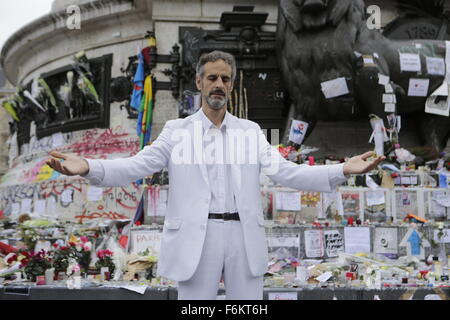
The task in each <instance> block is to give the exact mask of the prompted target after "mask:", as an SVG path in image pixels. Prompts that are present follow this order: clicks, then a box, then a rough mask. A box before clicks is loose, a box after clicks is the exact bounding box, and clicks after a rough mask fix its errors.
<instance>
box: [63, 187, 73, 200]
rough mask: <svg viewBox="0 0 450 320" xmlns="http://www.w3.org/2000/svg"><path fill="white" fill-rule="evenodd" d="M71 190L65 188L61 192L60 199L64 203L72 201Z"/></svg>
mask: <svg viewBox="0 0 450 320" xmlns="http://www.w3.org/2000/svg"><path fill="white" fill-rule="evenodd" d="M72 195H73V190H72V189H66V190H64V191H63V192H62V193H61V201H62V202H64V203H72V202H73V197H72Z"/></svg>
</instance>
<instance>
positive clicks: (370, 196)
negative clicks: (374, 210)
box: [366, 190, 386, 207]
mask: <svg viewBox="0 0 450 320" xmlns="http://www.w3.org/2000/svg"><path fill="white" fill-rule="evenodd" d="M366 202H367V205H368V206H369V207H371V206H376V205H380V204H383V203H386V198H385V194H384V191H383V190H375V191H367V192H366Z"/></svg>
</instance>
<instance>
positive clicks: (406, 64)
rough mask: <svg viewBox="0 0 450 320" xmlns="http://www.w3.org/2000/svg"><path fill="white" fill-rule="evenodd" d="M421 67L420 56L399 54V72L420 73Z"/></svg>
mask: <svg viewBox="0 0 450 320" xmlns="http://www.w3.org/2000/svg"><path fill="white" fill-rule="evenodd" d="M421 69H422V65H421V63H420V56H419V55H418V54H415V53H400V70H401V71H402V72H403V71H409V72H420V71H421Z"/></svg>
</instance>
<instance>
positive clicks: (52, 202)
mask: <svg viewBox="0 0 450 320" xmlns="http://www.w3.org/2000/svg"><path fill="white" fill-rule="evenodd" d="M55 213H56V199H55V198H54V197H50V198H47V214H48V215H55Z"/></svg>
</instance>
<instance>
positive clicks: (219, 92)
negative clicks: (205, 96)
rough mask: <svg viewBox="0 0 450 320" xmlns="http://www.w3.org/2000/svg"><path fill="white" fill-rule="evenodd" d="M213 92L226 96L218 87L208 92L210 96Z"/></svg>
mask: <svg viewBox="0 0 450 320" xmlns="http://www.w3.org/2000/svg"><path fill="white" fill-rule="evenodd" d="M213 94H218V95H222V96H226V94H225V92H224V91H223V90H220V89H218V90H214V91H211V92H210V93H209V95H210V96H212V95H213Z"/></svg>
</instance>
